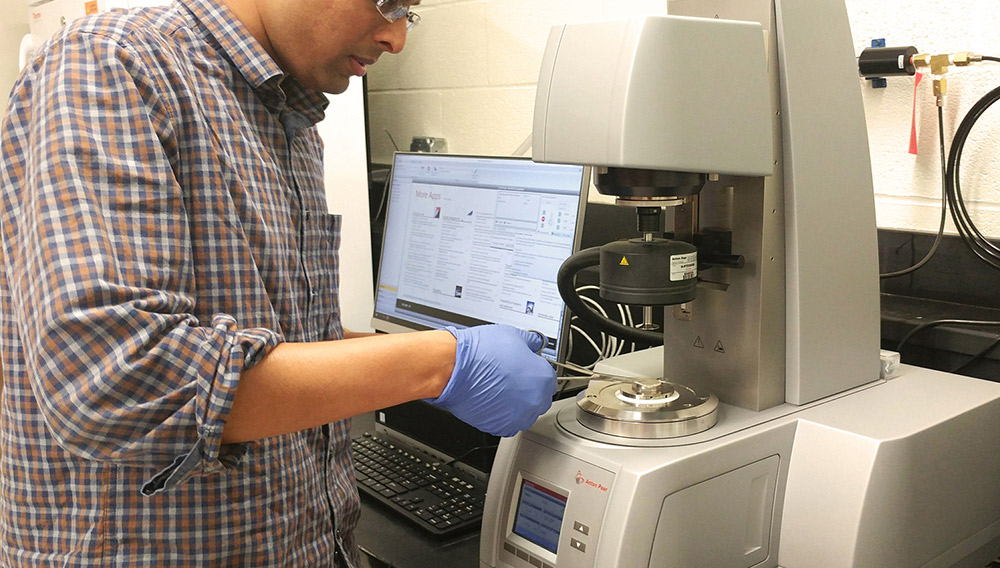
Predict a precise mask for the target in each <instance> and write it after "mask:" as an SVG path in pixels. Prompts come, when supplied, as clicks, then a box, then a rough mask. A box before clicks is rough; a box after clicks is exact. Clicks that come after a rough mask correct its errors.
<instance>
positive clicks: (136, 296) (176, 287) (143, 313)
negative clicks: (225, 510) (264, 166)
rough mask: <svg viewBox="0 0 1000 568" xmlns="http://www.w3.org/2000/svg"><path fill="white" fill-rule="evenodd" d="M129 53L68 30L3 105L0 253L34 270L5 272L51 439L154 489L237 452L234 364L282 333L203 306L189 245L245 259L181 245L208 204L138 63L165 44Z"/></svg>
mask: <svg viewBox="0 0 1000 568" xmlns="http://www.w3.org/2000/svg"><path fill="white" fill-rule="evenodd" d="M141 55H142V56H137V55H136V54H135V53H133V52H132V51H131V50H130V48H129V46H128V45H122V44H121V43H119V42H116V41H110V40H108V39H106V38H103V37H101V36H99V35H92V34H86V33H82V34H77V35H75V36H73V37H71V38H66V39H64V40H63V41H61V43H59V44H57V45H56V46H54V47H53V48H51V49H49V50H48V51H47V52H46V54H45V55H44V56H43V57H41V58H39V59H38V60H37V61H36V62H35V64H34V68H33V69H32V72H31V73H29V74H28V75H27V76H26V78H25V79H24V80H22V82H21V83H20V84H19V85H18V87H17V88H16V89H15V93H14V96H20V97H27V98H28V99H29V100H30V103H29V104H26V105H20V106H19V107H18V108H19V110H17V112H18V113H19V114H18V115H17V116H12V117H10V118H11V119H10V122H9V127H10V128H12V129H15V130H19V132H16V133H17V134H19V135H18V136H15V137H14V138H16V139H17V140H19V141H21V142H16V143H14V144H15V147H14V148H8V150H12V152H5V154H8V155H13V156H20V157H22V158H23V157H27V158H28V159H25V160H23V162H22V163H24V164H27V166H26V167H25V169H19V168H18V167H16V166H12V165H11V164H10V163H9V164H5V166H6V167H5V168H4V170H5V173H4V179H3V183H4V184H5V185H7V186H8V188H9V187H10V186H11V185H13V186H17V187H19V188H20V189H19V191H17V196H18V197H17V199H16V200H14V202H13V203H11V202H8V203H6V204H5V207H6V209H7V211H5V213H4V214H5V215H6V216H10V215H15V216H17V217H18V219H19V220H20V222H19V223H17V227H18V228H17V229H16V230H13V229H11V228H10V225H8V229H7V230H5V240H6V244H5V246H6V247H7V248H6V252H7V254H6V259H5V261H6V262H7V263H8V273H9V274H21V275H31V277H30V278H23V279H20V280H12V281H11V282H10V288H11V290H10V295H11V305H12V306H13V312H14V314H13V317H14V319H15V320H16V324H17V326H18V329H19V334H20V336H21V338H22V340H23V350H24V356H25V367H26V368H27V373H28V376H29V381H30V386H31V391H32V393H33V395H34V397H35V398H36V399H37V401H38V406H39V408H40V413H41V416H42V418H43V419H44V421H45V424H46V426H47V427H48V429H49V430H50V432H51V433H52V436H53V437H54V439H56V440H57V441H58V443H59V445H60V446H62V447H63V448H64V449H65V450H66V451H68V452H70V453H72V454H74V455H77V456H80V457H83V458H85V459H89V460H99V461H111V462H121V463H127V464H130V465H140V466H146V467H148V468H149V469H150V471H151V472H152V473H151V477H150V480H149V481H148V483H147V484H146V485H145V486H144V487H143V488H141V489H142V491H143V492H145V493H154V492H157V491H161V490H165V489H169V488H170V487H172V486H174V485H175V484H177V483H181V482H183V481H184V480H185V479H187V478H189V477H191V476H193V475H210V474H213V473H216V472H219V471H221V470H224V469H225V468H227V467H233V466H235V465H236V464H237V463H238V461H239V457H240V455H241V454H242V452H243V448H242V447H241V446H239V445H236V446H223V445H222V444H221V434H222V430H223V427H224V425H225V422H226V417H227V415H228V413H229V409H230V406H231V404H232V401H233V397H234V394H235V391H236V388H237V385H238V383H239V376H240V373H241V372H242V371H243V370H244V369H245V368H247V367H248V366H251V365H253V364H254V363H255V362H256V361H258V360H259V359H260V358H261V357H262V356H263V355H264V354H266V353H267V352H268V350H270V349H271V348H273V347H274V346H275V345H277V344H278V343H279V342H280V341H282V339H283V338H282V336H281V334H280V333H279V332H278V331H276V329H277V328H278V326H269V325H268V326H265V325H260V324H261V323H262V322H260V321H257V322H247V321H241V320H240V319H238V317H237V316H235V315H233V314H228V313H211V314H207V315H206V313H204V311H203V309H204V308H203V307H201V306H200V305H199V302H200V301H201V298H202V297H203V296H204V295H206V294H207V293H211V294H218V293H219V291H218V290H212V291H206V290H204V289H203V286H204V283H202V282H200V281H199V271H198V269H197V266H198V264H199V262H200V263H203V264H204V263H206V259H205V258H200V259H199V258H196V257H197V256H198V255H201V256H202V257H204V256H205V255H206V254H218V255H219V259H218V262H219V264H225V263H237V262H242V261H243V260H244V259H242V258H231V257H227V256H226V255H227V254H229V252H231V251H228V250H227V249H226V247H217V248H216V249H207V250H208V252H205V250H206V248H205V247H204V246H198V245H199V244H200V245H204V243H195V242H193V239H194V237H193V236H192V235H197V234H198V232H197V231H196V230H195V229H196V228H197V227H198V224H199V223H202V222H203V221H202V220H201V217H199V216H198V215H195V214H193V213H192V212H193V211H196V210H197V209H198V208H199V207H203V206H204V205H203V204H200V203H197V202H196V201H197V199H198V198H197V197H194V196H193V195H192V193H191V192H189V191H188V188H186V187H182V184H180V183H178V181H177V179H178V178H177V170H178V168H181V167H184V166H183V163H182V160H181V159H179V157H178V155H177V150H176V148H177V146H178V142H177V139H176V138H177V136H178V134H177V130H178V128H179V127H180V126H179V125H178V123H177V117H175V116H173V114H172V112H171V104H172V102H171V101H170V100H169V99H167V98H165V97H166V96H167V95H165V94H164V93H167V92H169V90H167V89H162V88H161V85H160V84H159V81H160V80H161V79H160V78H158V77H156V76H154V75H152V74H151V73H150V72H147V70H146V67H145V66H144V64H143V57H160V56H162V57H166V56H168V54H156V53H155V49H154V50H153V52H151V53H144V54H141ZM33 93H45V96H44V97H41V96H35V95H34V94H33ZM17 144H21V145H20V146H18V145H17ZM5 159H7V158H5ZM5 189H6V188H5ZM220 189H221V188H220ZM6 193H7V194H8V195H9V194H10V193H11V192H10V191H6ZM222 193H224V191H222ZM199 251H200V252H199ZM213 251H214V252H213ZM236 256H237V257H238V256H239V255H236ZM208 263H209V264H211V262H210V259H209V261H208ZM238 278H239V274H236V273H234V274H233V284H234V289H233V290H232V291H231V292H230V293H231V294H239V293H240V292H239V290H238V288H236V285H237V281H238ZM264 311H265V316H266V310H264ZM199 318H200V319H199ZM263 319H264V320H266V319H267V318H266V317H264V318H263ZM263 323H269V322H267V321H264V322H263Z"/></svg>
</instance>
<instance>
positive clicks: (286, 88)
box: [178, 0, 329, 124]
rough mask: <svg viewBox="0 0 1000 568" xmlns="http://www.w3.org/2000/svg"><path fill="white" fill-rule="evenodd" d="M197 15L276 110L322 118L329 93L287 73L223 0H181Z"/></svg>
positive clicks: (204, 30) (198, 21)
mask: <svg viewBox="0 0 1000 568" xmlns="http://www.w3.org/2000/svg"><path fill="white" fill-rule="evenodd" d="M178 1H179V2H180V4H181V5H182V6H184V7H185V8H187V9H188V11H190V12H191V15H192V16H194V20H195V23H196V24H197V26H198V31H199V32H201V33H202V34H205V35H207V39H210V40H211V41H214V43H215V44H216V46H217V47H218V48H219V50H220V51H221V52H222V53H223V55H225V57H226V58H227V59H229V61H230V62H232V64H233V66H234V67H236V69H237V70H238V71H239V72H240V74H242V75H243V77H244V78H245V79H246V81H247V83H249V84H250V86H251V87H253V88H254V89H255V90H256V91H258V92H259V94H260V95H261V98H262V100H263V101H264V104H265V105H266V106H267V107H268V109H269V110H271V111H272V112H274V113H280V112H281V111H282V110H283V109H284V107H285V106H286V105H287V107H288V108H289V109H291V110H294V111H298V112H300V113H302V114H303V115H305V117H306V118H307V119H309V121H310V122H312V123H313V124H315V123H317V122H319V121H321V120H323V114H324V113H323V111H324V110H325V109H326V106H327V105H328V104H329V101H328V100H327V98H326V96H325V95H324V94H323V93H320V92H317V91H311V90H308V89H306V88H304V87H302V85H301V84H300V83H299V82H298V81H297V80H295V78H294V77H291V76H289V75H286V74H285V73H284V72H283V71H282V70H281V68H280V67H278V64H277V63H276V62H275V61H274V59H273V58H272V57H271V55H270V54H268V53H267V51H265V50H264V48H263V46H261V45H260V42H258V41H257V39H256V38H254V37H253V36H252V35H251V34H250V31H249V30H247V28H246V26H245V25H243V23H242V22H240V21H239V20H238V19H237V18H236V16H235V15H234V14H233V13H232V12H231V11H230V10H229V8H228V7H226V5H225V4H223V3H222V2H221V1H220V0H178Z"/></svg>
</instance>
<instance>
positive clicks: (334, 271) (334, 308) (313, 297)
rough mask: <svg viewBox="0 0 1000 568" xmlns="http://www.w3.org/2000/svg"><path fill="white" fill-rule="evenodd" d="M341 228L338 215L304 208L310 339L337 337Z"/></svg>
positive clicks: (339, 332)
mask: <svg viewBox="0 0 1000 568" xmlns="http://www.w3.org/2000/svg"><path fill="white" fill-rule="evenodd" d="M340 229H341V216H340V215H334V214H331V213H327V212H325V211H306V213H305V222H304V223H303V256H304V257H305V258H304V260H305V263H306V270H307V271H308V274H309V294H310V306H309V318H310V325H309V329H310V330H311V332H310V335H311V336H312V337H311V339H313V340H315V341H319V340H325V339H340V338H341V337H342V336H343V331H342V327H341V324H340V303H339V298H338V294H339V284H340V256H339V253H338V251H339V250H340Z"/></svg>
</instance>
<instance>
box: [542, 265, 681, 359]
mask: <svg viewBox="0 0 1000 568" xmlns="http://www.w3.org/2000/svg"><path fill="white" fill-rule="evenodd" d="M600 263H601V247H591V248H588V249H584V250H581V251H580V252H578V253H576V254H574V255H572V256H570V257H569V258H567V259H566V260H565V261H564V262H563V263H562V266H560V267H559V273H558V275H557V276H556V284H557V285H558V287H559V295H560V296H562V299H563V301H564V302H566V307H567V308H569V309H570V311H571V312H573V313H574V314H576V316H577V317H578V318H580V319H581V320H583V321H584V322H586V323H589V324H590V325H592V326H594V327H596V328H597V329H599V330H601V331H603V332H605V333H608V334H611V335H614V336H615V337H621V338H622V339H627V340H629V341H634V342H636V343H647V344H650V345H663V334H662V333H659V332H656V331H646V330H642V329H637V328H634V327H629V326H627V325H622V324H620V323H618V322H616V321H614V320H610V319H608V318H606V317H604V316H602V315H601V314H599V313H597V312H595V311H594V310H593V309H591V308H590V306H588V305H587V304H585V303H584V302H583V300H581V299H580V296H579V294H577V292H576V275H577V273H579V272H580V271H581V270H583V269H585V268H590V267H591V266H599V265H600Z"/></svg>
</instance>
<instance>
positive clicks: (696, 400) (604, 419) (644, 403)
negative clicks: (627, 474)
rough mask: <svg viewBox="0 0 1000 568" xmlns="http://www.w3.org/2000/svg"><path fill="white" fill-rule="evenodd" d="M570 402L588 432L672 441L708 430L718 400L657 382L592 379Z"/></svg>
mask: <svg viewBox="0 0 1000 568" xmlns="http://www.w3.org/2000/svg"><path fill="white" fill-rule="evenodd" d="M576 404H577V413H576V418H577V421H578V422H580V424H582V425H584V426H586V427H587V428H590V429H591V430H594V431H597V432H601V433H605V434H610V435H613V436H622V437H625V438H673V437H677V436H688V435H691V434H697V433H698V432H703V431H705V430H708V429H709V428H711V427H712V426H714V425H715V423H716V421H717V420H718V414H717V410H718V408H719V399H717V398H716V397H715V395H714V394H712V393H710V392H707V391H703V392H702V391H698V390H696V389H694V388H692V387H689V386H687V385H680V384H677V383H671V382H669V381H664V380H662V379H635V380H628V379H625V380H613V381H604V380H593V381H591V382H590V386H588V387H587V390H586V392H585V393H583V394H582V395H581V396H580V397H579V398H578V399H577V401H576Z"/></svg>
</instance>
